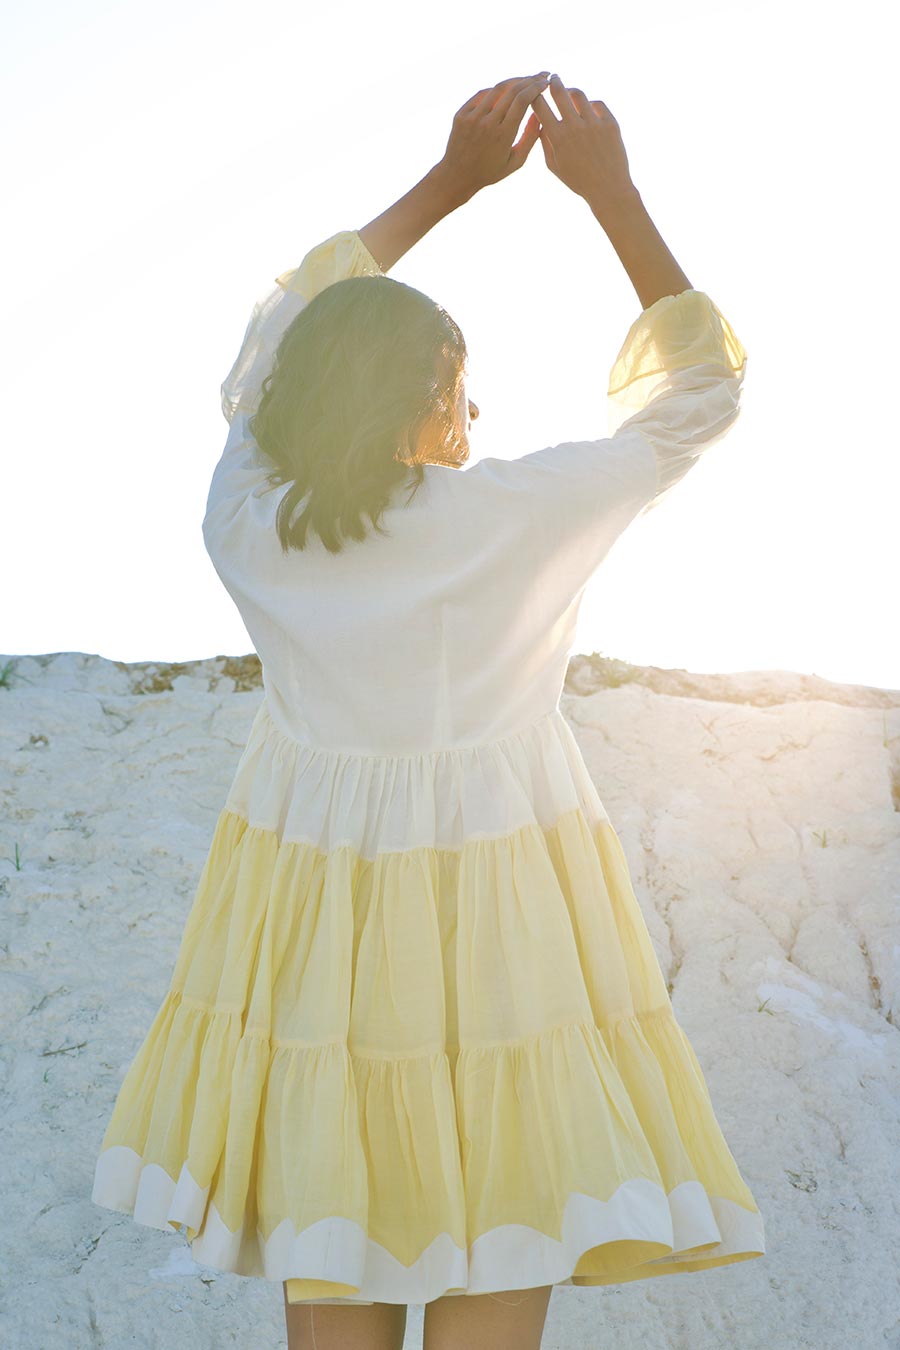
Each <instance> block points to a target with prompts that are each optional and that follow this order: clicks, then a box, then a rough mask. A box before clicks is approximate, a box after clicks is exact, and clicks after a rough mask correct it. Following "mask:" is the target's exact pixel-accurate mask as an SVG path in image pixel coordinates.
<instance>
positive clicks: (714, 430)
mask: <svg viewBox="0 0 900 1350" xmlns="http://www.w3.org/2000/svg"><path fill="white" fill-rule="evenodd" d="M745 363H746V354H745V352H744V348H743V347H742V345H741V343H740V342H739V340H738V339H737V337H736V336H735V334H734V332H733V330H732V329H731V327H730V325H729V324H728V322H727V320H726V319H725V318H724V316H723V315H722V314H721V313H720V311H719V310H718V308H717V307H716V305H715V304H714V303H713V301H712V300H711V299H710V298H709V296H708V295H706V294H705V293H704V292H702V291H695V290H688V291H683V292H681V293H680V294H679V295H668V296H664V297H662V298H661V299H660V300H657V301H656V302H655V304H653V305H650V306H649V307H648V308H647V309H645V310H643V311H642V312H641V314H640V315H639V316H638V317H637V319H635V321H634V323H633V324H632V325H631V328H630V329H629V330H628V333H627V335H626V337H625V340H624V342H623V343H622V346H621V348H620V350H619V353H618V355H617V357H616V359H615V361H614V362H613V365H612V369H611V371H610V376H609V383H608V388H607V414H608V431H609V432H610V433H611V434H609V435H607V436H606V437H604V438H601V439H596V440H583V441H563V442H561V443H559V444H557V445H551V446H546V447H545V448H544V449H541V450H535V451H533V452H532V453H530V454H527V455H523V456H520V457H519V458H518V459H496V458H488V459H482V460H480V461H479V462H478V463H477V464H475V465H473V466H472V468H471V469H469V470H467V471H466V476H471V477H473V478H474V481H475V483H480V485H481V489H482V495H483V496H484V497H485V499H486V500H489V501H490V503H491V505H492V507H493V509H494V510H497V511H502V510H504V509H512V510H514V511H518V512H519V513H520V514H523V518H525V515H524V513H526V512H527V520H528V523H529V527H530V530H531V536H530V538H531V547H530V549H529V556H530V557H531V559H532V561H533V562H534V564H535V566H536V567H537V568H538V569H539V570H540V571H541V572H542V573H543V575H544V578H545V581H546V579H547V578H548V577H549V576H550V574H551V573H553V577H552V581H553V583H554V586H553V589H554V591H558V592H559V594H560V595H563V594H564V593H565V592H566V591H567V590H568V591H570V592H572V593H574V592H576V591H577V590H578V589H579V588H580V587H582V586H583V585H584V584H585V582H586V581H587V580H588V579H589V577H590V575H591V574H592V572H593V571H594V570H595V569H596V568H597V567H598V566H599V564H600V563H601V562H602V561H603V559H604V557H605V556H606V554H607V553H608V552H609V549H610V548H611V547H612V545H613V543H614V542H615V541H616V539H617V538H618V537H619V535H620V534H622V532H623V531H624V530H625V529H626V528H627V526H628V525H629V524H630V523H631V521H632V520H634V518H635V517H636V516H638V515H641V514H643V513H644V512H645V511H648V510H650V509H651V507H652V506H654V505H655V504H656V503H657V502H658V501H659V500H660V498H661V497H662V496H663V495H665V494H666V493H667V492H668V491H669V489H670V488H671V487H673V486H674V484H675V483H676V482H678V481H679V479H681V478H682V477H683V476H684V474H685V473H687V471H688V469H690V468H691V466H692V465H693V464H695V463H696V462H697V460H698V458H699V457H700V455H701V454H702V453H703V452H704V451H705V450H707V449H708V448H709V447H710V446H711V445H713V444H714V443H715V442H716V441H718V440H719V439H721V437H722V436H723V435H724V434H725V432H726V431H727V430H728V428H729V427H730V426H731V425H732V423H733V422H734V420H735V418H736V416H737V414H738V408H739V398H740V390H741V384H742V381H743V376H744V368H745ZM623 419H624V420H623Z"/></svg>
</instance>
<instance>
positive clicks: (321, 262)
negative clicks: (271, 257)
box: [275, 230, 384, 301]
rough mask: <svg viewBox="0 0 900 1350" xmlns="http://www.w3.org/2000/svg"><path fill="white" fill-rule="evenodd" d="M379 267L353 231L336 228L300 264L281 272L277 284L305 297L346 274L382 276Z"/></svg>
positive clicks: (349, 275) (311, 296) (317, 292)
mask: <svg viewBox="0 0 900 1350" xmlns="http://www.w3.org/2000/svg"><path fill="white" fill-rule="evenodd" d="M383 275H384V273H383V272H382V270H381V268H380V267H379V266H378V263H377V262H376V261H375V259H374V258H373V257H372V254H371V253H370V252H369V250H368V249H367V248H366V246H365V244H364V243H363V241H362V239H361V238H360V236H359V233H358V232H357V231H356V230H339V231H338V233H337V234H333V235H332V236H331V238H330V239H326V240H325V241H324V242H323V243H321V244H317V245H316V247H315V248H312V249H310V251H309V252H308V253H307V254H306V256H305V257H304V259H303V261H302V262H301V263H300V266H299V267H295V268H292V269H290V270H288V271H287V272H282V273H281V275H280V276H278V277H276V278H275V280H276V282H277V284H278V285H279V286H280V287H281V288H282V290H285V291H291V292H293V293H294V294H297V295H300V296H302V297H303V299H304V300H307V301H309V300H312V298H313V296H316V295H318V294H319V292H320V291H324V289H325V287H326V286H330V285H331V284H332V283H333V282H335V281H343V280H344V279H345V278H346V277H364V276H383Z"/></svg>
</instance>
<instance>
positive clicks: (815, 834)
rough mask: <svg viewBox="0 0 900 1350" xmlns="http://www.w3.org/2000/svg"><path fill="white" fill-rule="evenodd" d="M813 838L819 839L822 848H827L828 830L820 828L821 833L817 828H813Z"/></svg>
mask: <svg viewBox="0 0 900 1350" xmlns="http://www.w3.org/2000/svg"><path fill="white" fill-rule="evenodd" d="M813 838H814V839H818V840H820V841H821V844H822V848H827V847H828V831H827V830H822V832H821V834H820V833H819V831H818V830H813Z"/></svg>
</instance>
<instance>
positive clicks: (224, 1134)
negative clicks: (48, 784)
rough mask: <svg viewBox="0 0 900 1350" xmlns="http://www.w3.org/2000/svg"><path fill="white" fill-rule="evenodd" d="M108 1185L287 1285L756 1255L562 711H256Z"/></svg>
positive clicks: (114, 1126) (309, 1289) (432, 1290)
mask: <svg viewBox="0 0 900 1350" xmlns="http://www.w3.org/2000/svg"><path fill="white" fill-rule="evenodd" d="M92 1199H93V1200H94V1201H95V1202H96V1203H97V1204H99V1205H101V1206H103V1207H105V1208H107V1209H110V1210H117V1211H121V1212H123V1213H126V1214H130V1215H132V1216H133V1218H134V1219H135V1220H136V1221H137V1222H138V1223H141V1224H146V1225H149V1226H150V1227H154V1228H159V1229H163V1230H166V1231H172V1230H175V1229H179V1228H181V1226H182V1225H183V1227H184V1230H185V1233H186V1236H187V1239H188V1241H189V1242H190V1244H191V1250H192V1255H193V1257H194V1259H195V1260H196V1261H198V1262H199V1263H201V1264H202V1265H206V1266H209V1267H212V1268H215V1269H218V1270H222V1271H232V1272H235V1273H237V1274H241V1275H249V1276H261V1277H264V1278H266V1279H269V1280H275V1281H282V1280H283V1281H286V1282H287V1296H288V1299H289V1301H290V1302H292V1303H293V1302H326V1303H331V1302H334V1303H372V1302H386V1303H428V1302H430V1301H431V1300H433V1299H436V1298H439V1297H441V1296H442V1295H445V1294H463V1295H464V1294H482V1293H486V1292H489V1291H495V1290H498V1291H499V1290H506V1289H518V1288H528V1287H533V1286H537V1285H547V1284H553V1285H561V1286H579V1285H602V1284H619V1283H623V1282H625V1281H629V1280H639V1279H646V1278H649V1277H651V1276H655V1275H665V1274H674V1273H677V1272H686V1271H693V1270H705V1269H709V1268H710V1267H713V1266H721V1265H727V1264H729V1263H731V1262H735V1261H742V1260H746V1259H748V1258H750V1257H754V1256H760V1255H763V1254H764V1252H765V1245H764V1231H763V1222H762V1217H761V1214H760V1212H759V1210H758V1208H757V1206H756V1204H755V1202H754V1199H753V1196H752V1195H751V1193H750V1191H749V1189H748V1187H747V1185H746V1183H745V1182H744V1180H743V1178H742V1177H741V1174H740V1172H739V1170H738V1167H737V1165H736V1163H735V1160H734V1158H733V1157H732V1154H731V1152H730V1151H729V1148H728V1146H727V1143H726V1141H725V1139H724V1137H723V1134H722V1131H721V1129H720V1127H719V1125H718V1123H717V1120H716V1117H715V1113H714V1108H713V1105H712V1102H711V1100H710V1096H709V1092H708V1090H707V1087H706V1083H705V1080H704V1076H703V1073H702V1070H701V1068H700V1065H699V1063H698V1061H697V1058H696V1055H695V1054H694V1051H693V1049H692V1048H691V1045H690V1043H689V1041H688V1039H687V1037H686V1035H685V1033H684V1032H683V1030H682V1029H681V1027H680V1026H679V1024H678V1022H677V1021H676V1019H675V1017H674V1014H673V1009H672V1005H671V1001H670V999H669V995H668V991H667V989H666V985H665V981H664V979H663V976H662V972H661V970H660V967H659V963H658V961H657V959H656V956H655V953H654V950H653V946H652V943H651V940H650V936H649V932H648V930H647V927H646V923H645V921H644V918H643V915H642V913H641V911H640V908H639V905H638V902H637V900H636V898H635V895H634V891H633V888H632V885H631V881H630V877H629V871H628V865H627V862H626V859H625V856H624V853H623V850H622V846H621V844H620V842H619V839H618V837H617V835H616V833H615V831H614V830H613V827H612V825H611V824H610V822H609V819H608V817H607V815H606V812H605V810H604V808H603V806H602V804H601V802H600V799H599V797H598V795H597V792H596V789H595V787H594V784H593V782H592V781H591V778H590V776H589V774H588V771H587V767H586V765H585V763H584V760H583V758H582V756H581V752H580V750H579V747H578V745H577V742H576V741H575V738H574V736H573V733H572V732H571V729H570V728H569V726H568V723H567V722H566V721H565V718H564V717H563V715H562V713H561V712H560V710H559V709H554V710H553V711H552V712H550V713H548V714H546V715H545V716H543V717H541V718H540V719H538V720H537V721H536V722H534V723H533V724H532V725H531V726H529V727H527V728H526V729H525V730H524V731H522V732H519V733H518V734H517V735H514V736H510V737H507V738H506V739H504V740H502V741H495V742H492V743H490V744H483V745H480V746H477V747H470V748H464V749H458V750H452V751H451V750H444V751H436V752H433V753H431V754H424V755H397V756H386V755H361V754H352V753H346V752H343V751H334V750H325V749H321V748H315V747H309V746H304V745H302V744H300V743H298V742H297V741H294V740H292V739H291V738H289V737H287V736H285V735H284V734H283V733H282V732H281V731H280V730H279V728H278V727H276V725H275V724H274V722H273V721H272V718H271V716H270V713H269V710H268V707H267V704H266V701H265V698H264V699H263V701H262V702H261V704H260V707H259V709H258V712H257V714H256V717H255V719H254V722H253V726H252V728H251V732H250V736H249V739H248V742H247V746H246V749H245V751H244V753H243V755H242V756H241V760H240V763H239V765H238V768H237V771H236V774H235V777H234V781H233V783H232V786H231V789H230V791H229V794H228V799H227V801H226V804H225V806H224V807H223V809H222V811H221V813H220V815H219V818H218V821H217V823H216V826H215V831H214V835H213V838H212V843H211V846H210V849H209V853H208V856H207V859H206V862H205V865H204V868H203V871H202V874H201V877H200V881H199V884H198V887H197V891H196V895H195V898H194V901H193V905H192V908H191V910H190V913H189V915H188V918H187V922H186V925H185V929H184V932H183V935H182V940H181V946H180V949H179V953H178V958H177V961H176V965H175V969H174V972H173V975H172V979H171V982H170V987H169V990H168V992H167V994H166V996H165V998H164V1000H163V1002H162V1005H161V1006H160V1008H159V1011H158V1013H157V1015H156V1017H155V1019H154V1021H153V1023H152V1024H151V1026H150V1028H149V1031H148V1032H147V1035H146V1037H145V1039H144V1041H143V1043H142V1045H141V1046H140V1048H139V1049H138V1051H137V1054H136V1056H135V1058H134V1059H133V1061H132V1063H131V1065H130V1068H129V1069H128V1072H127V1074H126V1075H125V1078H124V1081H123V1083H122V1085H121V1088H120V1090H119V1093H118V1097H117V1099H116V1101H115V1105H114V1108H113V1110H112V1114H111V1117H110V1119H109V1123H108V1126H107V1129H106V1133H105V1135H104V1137H103V1141H102V1145H101V1149H100V1153H99V1157H98V1159H97V1163H96V1171H95V1178H94V1186H93V1192H92Z"/></svg>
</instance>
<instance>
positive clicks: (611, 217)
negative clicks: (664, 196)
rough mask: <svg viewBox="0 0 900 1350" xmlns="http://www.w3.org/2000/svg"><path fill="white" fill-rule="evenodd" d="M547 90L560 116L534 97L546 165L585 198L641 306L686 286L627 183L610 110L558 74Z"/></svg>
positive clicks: (624, 161) (623, 156)
mask: <svg viewBox="0 0 900 1350" xmlns="http://www.w3.org/2000/svg"><path fill="white" fill-rule="evenodd" d="M550 93H551V94H552V95H553V99H554V101H555V103H556V107H557V109H558V110H559V117H556V116H555V115H554V113H553V112H552V111H551V109H550V107H549V105H548V104H547V102H546V100H545V99H544V98H542V97H541V96H540V95H538V97H537V98H536V99H535V100H534V107H535V112H536V114H537V116H538V118H539V119H540V123H541V131H540V137H541V144H542V146H543V149H544V159H545V161H546V163H547V168H548V169H550V171H551V172H552V173H554V174H556V177H557V178H559V179H560V181H561V182H563V183H565V185H566V187H568V188H570V189H571V190H572V191H573V192H574V193H576V194H577V195H578V196H579V197H583V198H584V200H585V201H586V202H587V204H588V206H589V207H590V208H591V210H592V211H593V213H594V215H595V216H596V218H597V220H598V221H599V222H600V224H601V225H602V226H603V228H604V230H605V231H606V234H607V236H608V238H609V241H610V243H611V244H612V246H613V248H614V249H615V250H616V253H617V254H618V255H619V259H620V260H621V263H622V266H623V267H624V268H625V270H626V272H627V273H628V276H629V278H630V279H631V283H632V285H633V286H634V289H635V290H636V291H637V294H638V299H639V300H640V302H641V304H642V305H643V307H644V309H647V308H648V307H649V306H650V305H652V304H654V303H655V302H656V301H657V300H659V299H660V298H661V297H662V296H664V295H679V294H680V293H681V292H682V291H687V290H690V289H691V283H690V282H689V281H688V279H687V277H686V276H685V274H684V272H683V271H682V270H681V268H680V267H679V265H678V263H677V262H676V261H675V259H674V258H673V256H672V254H671V252H670V250H669V248H668V247H667V245H666V243H665V242H664V240H663V238H662V235H661V234H660V233H659V230H657V228H656V226H655V225H654V224H653V221H652V220H651V219H650V216H649V215H648V214H647V210H646V207H645V206H644V203H643V201H642V200H641V195H640V193H639V192H638V190H637V188H636V187H635V185H634V183H633V182H632V181H631V173H630V172H629V168H628V156H627V154H626V152H625V146H624V144H623V142H622V135H621V132H620V130H619V124H618V122H617V121H616V119H615V117H613V115H612V113H611V112H610V110H609V108H607V106H606V104H605V103H602V102H601V101H600V100H599V99H593V100H591V99H589V98H588V97H587V95H586V94H585V93H584V91H583V90H582V89H567V88H566V86H565V85H564V84H563V83H562V81H561V80H560V78H559V76H558V75H551V77H550Z"/></svg>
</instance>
